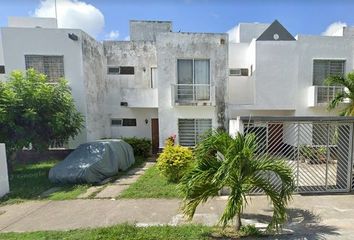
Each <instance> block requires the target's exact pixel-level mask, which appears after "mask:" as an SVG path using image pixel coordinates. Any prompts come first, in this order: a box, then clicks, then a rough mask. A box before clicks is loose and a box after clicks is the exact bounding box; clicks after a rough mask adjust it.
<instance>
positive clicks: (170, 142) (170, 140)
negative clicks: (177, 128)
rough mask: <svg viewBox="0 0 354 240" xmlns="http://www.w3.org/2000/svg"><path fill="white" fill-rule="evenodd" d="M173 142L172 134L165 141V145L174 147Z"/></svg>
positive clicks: (174, 136) (173, 136) (174, 137)
mask: <svg viewBox="0 0 354 240" xmlns="http://www.w3.org/2000/svg"><path fill="white" fill-rule="evenodd" d="M175 141H176V134H173V135H171V136H169V137H168V138H167V139H166V142H165V145H166V146H174V145H175Z"/></svg>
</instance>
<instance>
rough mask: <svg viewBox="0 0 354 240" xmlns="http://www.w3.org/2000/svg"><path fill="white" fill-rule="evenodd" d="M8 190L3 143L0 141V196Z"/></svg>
mask: <svg viewBox="0 0 354 240" xmlns="http://www.w3.org/2000/svg"><path fill="white" fill-rule="evenodd" d="M9 191H10V188H9V177H8V174H7V162H6V151H5V144H3V143H0V197H2V196H4V195H5V194H6V193H8V192H9Z"/></svg>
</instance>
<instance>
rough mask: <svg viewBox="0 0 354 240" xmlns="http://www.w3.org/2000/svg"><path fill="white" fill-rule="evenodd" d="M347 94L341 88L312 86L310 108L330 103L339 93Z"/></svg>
mask: <svg viewBox="0 0 354 240" xmlns="http://www.w3.org/2000/svg"><path fill="white" fill-rule="evenodd" d="M343 92H345V87H341V86H311V87H310V89H309V106H312V107H314V106H318V105H322V104H327V103H330V102H331V101H332V100H333V99H334V98H335V96H336V95H337V94H338V93H343Z"/></svg>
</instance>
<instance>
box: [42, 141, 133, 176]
mask: <svg viewBox="0 0 354 240" xmlns="http://www.w3.org/2000/svg"><path fill="white" fill-rule="evenodd" d="M134 162H135V159H134V152H133V148H132V147H131V146H130V145H129V144H128V143H126V142H124V141H123V140H120V139H109V140H100V141H94V142H89V143H85V144H81V145H80V146H79V147H78V148H77V149H75V150H74V151H73V152H72V153H70V154H69V155H68V156H67V157H66V158H65V159H64V160H63V161H61V162H59V163H58V164H56V165H55V166H54V167H53V168H52V169H50V171H49V180H50V181H51V182H53V183H99V182H101V181H102V180H104V179H106V178H108V177H112V176H114V175H116V174H117V173H118V171H125V170H127V169H128V168H129V167H130V166H131V165H133V164H134Z"/></svg>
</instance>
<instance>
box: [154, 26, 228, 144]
mask: <svg viewBox="0 0 354 240" xmlns="http://www.w3.org/2000/svg"><path fill="white" fill-rule="evenodd" d="M221 39H224V44H221V41H220V40H221ZM156 44H157V45H156V46H157V65H158V79H159V81H158V99H159V124H160V147H162V146H163V143H164V141H165V139H166V138H167V137H168V136H170V135H172V134H178V125H177V123H178V118H211V119H212V123H213V127H214V128H217V127H223V126H225V127H226V128H227V124H225V121H227V120H226V119H227V116H225V111H226V110H225V99H226V98H227V97H228V96H227V89H226V85H227V72H228V71H227V69H228V36H227V35H226V34H203V33H160V34H159V35H158V37H157V42H156ZM183 58H184V59H186V58H187V59H192V58H195V59H198V58H201V59H210V76H211V84H212V85H214V86H216V105H217V106H216V107H205V106H199V107H193V106H185V107H182V106H173V105H172V101H171V100H172V94H171V92H172V91H171V85H172V84H176V83H177V59H183ZM177 140H178V135H177Z"/></svg>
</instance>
